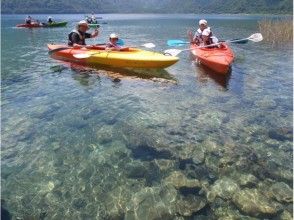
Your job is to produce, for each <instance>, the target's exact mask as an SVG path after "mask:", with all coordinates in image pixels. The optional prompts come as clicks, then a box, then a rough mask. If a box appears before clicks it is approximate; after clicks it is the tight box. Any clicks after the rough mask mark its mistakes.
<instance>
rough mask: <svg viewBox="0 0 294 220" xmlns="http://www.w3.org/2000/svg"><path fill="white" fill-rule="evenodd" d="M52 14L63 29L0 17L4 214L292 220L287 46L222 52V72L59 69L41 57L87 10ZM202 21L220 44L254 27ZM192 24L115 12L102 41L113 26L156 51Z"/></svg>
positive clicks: (244, 22) (188, 19)
mask: <svg viewBox="0 0 294 220" xmlns="http://www.w3.org/2000/svg"><path fill="white" fill-rule="evenodd" d="M41 16H43V17H44V18H46V17H47V16H46V15H40V17H41ZM59 16H61V17H60V20H61V18H62V20H68V21H69V25H68V27H65V28H61V29H50V30H47V29H39V30H32V31H31V32H29V31H26V30H19V29H14V28H11V27H12V26H14V25H15V24H16V23H20V22H19V21H20V20H21V19H22V16H20V15H11V16H5V15H3V17H2V18H3V20H2V24H3V25H2V28H3V29H2V30H5V31H2V32H1V34H2V42H1V43H2V45H1V46H2V51H1V52H2V56H1V59H2V61H1V62H2V64H3V65H2V66H1V68H2V69H1V72H2V81H1V92H2V97H1V111H2V112H1V114H2V118H1V129H2V133H1V140H2V146H1V193H2V195H1V196H2V200H1V211H2V210H3V209H2V208H4V209H5V210H7V211H9V212H10V213H11V215H12V216H13V219H44V220H46V219H56V220H59V219H83V220H84V219H99V220H100V219H102V220H110V219H126V220H131V219H132V220H134V219H136V220H147V219H148V220H151V219H172V220H187V219H292V218H293V216H292V205H293V197H292V194H293V191H292V187H293V179H292V177H293V167H292V165H293V154H292V147H293V146H292V140H293V126H292V116H293V97H292V86H293V76H292V58H293V55H292V50H291V48H290V49H289V48H282V49H276V50H272V48H271V45H268V44H266V43H264V42H261V43H258V44H253V43H252V44H251V43H248V44H247V45H246V46H245V45H232V49H233V50H234V53H235V55H236V60H235V62H234V63H233V65H232V71H231V74H229V75H227V76H223V75H216V74H214V73H212V72H211V71H210V70H207V69H206V68H205V67H203V66H195V65H194V64H193V65H191V59H190V58H189V55H188V54H187V53H181V54H180V58H181V60H180V61H179V62H178V63H177V64H176V65H173V66H171V67H170V68H168V69H167V70H165V71H157V70H154V72H150V71H149V70H139V71H138V70H131V69H113V68H105V67H101V66H98V67H84V66H79V65H69V64H68V63H63V62H59V61H57V60H54V59H51V58H50V57H48V49H47V48H46V44H47V43H48V42H56V43H65V42H64V41H65V40H66V36H67V35H66V33H69V32H70V31H71V30H72V28H73V27H74V24H75V21H76V20H77V18H78V17H81V18H82V17H83V16H84V15H55V16H54V17H55V18H56V19H57V18H59ZM105 16H109V15H105ZM148 16H150V17H151V19H149V18H148ZM207 17H208V18H209V22H210V24H211V25H212V26H213V27H214V30H215V32H216V33H218V35H221V34H222V36H219V37H220V38H223V39H233V38H239V37H240V36H249V35H250V34H251V33H255V32H256V28H257V19H260V17H258V16H237V18H238V19H235V18H236V16H225V17H224V16H220V15H218V16H207ZM121 18H124V20H123V21H122V20H121ZM127 18H128V19H127ZM195 23H196V21H195V16H194V15H163V16H162V15H144V16H142V17H140V16H139V15H132V16H129V15H113V17H111V18H110V17H109V23H108V25H105V26H103V28H102V31H101V38H100V39H99V40H101V39H107V37H108V36H109V33H111V32H113V30H116V32H118V33H119V34H120V35H121V36H127V38H126V41H128V43H129V44H130V45H140V44H143V43H146V42H154V43H155V44H156V45H157V47H156V48H157V50H158V51H163V50H165V49H167V48H166V45H165V42H166V40H167V39H170V38H171V36H173V37H172V38H179V39H182V38H185V35H186V30H187V29H188V28H189V27H191V26H193V25H195ZM175 24H176V25H175ZM146 27H148V32H146ZM163 27H164V28H163ZM154 36H156V38H155V37H154ZM101 41H102V40H101ZM261 57H262V59H261ZM166 82H168V83H166ZM220 88H221V89H220ZM5 213H6V214H7V212H5Z"/></svg>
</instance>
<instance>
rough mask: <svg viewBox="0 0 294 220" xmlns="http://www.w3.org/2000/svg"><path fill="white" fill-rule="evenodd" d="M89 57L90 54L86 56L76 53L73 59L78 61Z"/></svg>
mask: <svg viewBox="0 0 294 220" xmlns="http://www.w3.org/2000/svg"><path fill="white" fill-rule="evenodd" d="M90 56H91V55H90V54H86V53H77V54H74V55H73V57H75V58H78V59H85V58H89V57H90Z"/></svg>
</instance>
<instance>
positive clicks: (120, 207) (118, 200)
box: [104, 185, 137, 220]
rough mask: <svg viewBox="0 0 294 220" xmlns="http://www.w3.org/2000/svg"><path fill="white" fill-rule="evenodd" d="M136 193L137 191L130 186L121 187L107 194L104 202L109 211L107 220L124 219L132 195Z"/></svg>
mask: <svg viewBox="0 0 294 220" xmlns="http://www.w3.org/2000/svg"><path fill="white" fill-rule="evenodd" d="M133 190H134V191H133ZM136 191H137V189H134V188H131V187H129V186H128V185H121V186H119V187H117V188H115V189H114V190H112V191H111V192H109V193H107V195H106V198H105V200H104V202H105V206H106V207H105V208H106V210H107V219H111V220H121V219H124V215H125V211H126V210H125V209H126V206H127V203H128V201H129V200H130V199H131V196H132V193H134V192H136Z"/></svg>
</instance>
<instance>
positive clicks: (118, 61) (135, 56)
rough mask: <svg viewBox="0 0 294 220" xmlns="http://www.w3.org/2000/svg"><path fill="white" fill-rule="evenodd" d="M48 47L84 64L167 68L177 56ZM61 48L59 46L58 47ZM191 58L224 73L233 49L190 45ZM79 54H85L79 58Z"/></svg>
mask: <svg viewBox="0 0 294 220" xmlns="http://www.w3.org/2000/svg"><path fill="white" fill-rule="evenodd" d="M48 49H49V51H56V52H54V53H52V55H53V57H54V58H56V59H61V60H64V61H70V62H75V63H80V64H83V65H106V66H115V67H131V68H166V67H169V66H171V65H173V64H175V63H176V62H177V61H178V60H179V58H178V57H176V56H171V55H168V54H163V53H158V52H151V51H146V50H142V49H138V48H128V49H127V50H123V51H109V50H106V49H105V46H103V45H99V46H92V47H88V48H83V49H75V48H72V47H68V46H66V45H56V44H48ZM59 49H60V50H59ZM190 49H191V53H192V55H193V56H194V59H197V61H198V62H200V63H201V64H203V65H205V66H207V67H209V68H210V69H211V70H213V71H215V72H217V73H222V74H225V73H227V72H229V69H230V67H231V64H232V63H233V60H234V53H233V51H232V50H231V49H230V47H229V46H228V45H227V44H225V43H224V44H222V46H221V47H213V48H209V47H208V48H199V47H198V46H197V45H194V44H191V45H190ZM80 54H85V55H86V56H84V57H83V58H80V56H79V55H80Z"/></svg>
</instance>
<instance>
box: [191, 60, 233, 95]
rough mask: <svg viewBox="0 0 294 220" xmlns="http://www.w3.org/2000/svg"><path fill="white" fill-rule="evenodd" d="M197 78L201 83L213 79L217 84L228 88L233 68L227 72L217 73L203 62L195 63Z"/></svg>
mask: <svg viewBox="0 0 294 220" xmlns="http://www.w3.org/2000/svg"><path fill="white" fill-rule="evenodd" d="M194 66H195V71H196V78H197V81H199V82H200V83H207V82H208V81H209V79H212V80H213V81H214V82H215V83H216V84H218V85H220V86H221V87H222V88H223V89H225V90H228V87H229V81H230V79H231V71H232V70H231V69H230V71H229V72H228V73H227V74H220V73H216V72H214V71H213V70H211V69H209V68H207V67H206V66H203V65H201V64H197V63H194Z"/></svg>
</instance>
